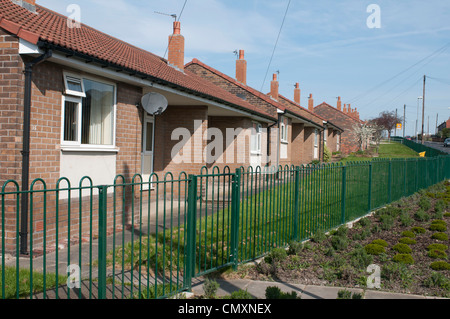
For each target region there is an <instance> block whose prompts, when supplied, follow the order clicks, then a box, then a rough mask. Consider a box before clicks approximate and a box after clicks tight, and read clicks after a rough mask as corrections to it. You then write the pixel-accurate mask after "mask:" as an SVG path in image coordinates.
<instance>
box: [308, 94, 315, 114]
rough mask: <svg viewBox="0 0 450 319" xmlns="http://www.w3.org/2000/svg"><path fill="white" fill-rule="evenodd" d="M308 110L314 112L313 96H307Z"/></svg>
mask: <svg viewBox="0 0 450 319" xmlns="http://www.w3.org/2000/svg"><path fill="white" fill-rule="evenodd" d="M308 110H309V111H311V112H314V99H313V95H312V94H310V95H309V100H308Z"/></svg>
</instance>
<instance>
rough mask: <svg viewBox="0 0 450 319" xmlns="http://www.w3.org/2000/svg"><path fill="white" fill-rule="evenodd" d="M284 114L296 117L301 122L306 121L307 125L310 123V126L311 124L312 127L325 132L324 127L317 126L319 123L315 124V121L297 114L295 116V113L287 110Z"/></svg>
mask: <svg viewBox="0 0 450 319" xmlns="http://www.w3.org/2000/svg"><path fill="white" fill-rule="evenodd" d="M284 114H289V115H290V116H293V117H295V118H297V119H299V120H301V121H304V122H306V123H309V124H311V125H312V126H314V127H316V128H318V129H320V130H323V129H324V127H323V126H321V125H319V124H317V123H315V122H313V121H311V120H308V119H307V118H304V117H303V116H300V115H297V114H295V113H294V112H291V111H289V110H285V111H284Z"/></svg>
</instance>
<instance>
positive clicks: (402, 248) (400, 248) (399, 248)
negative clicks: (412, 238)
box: [392, 243, 412, 254]
mask: <svg viewBox="0 0 450 319" xmlns="http://www.w3.org/2000/svg"><path fill="white" fill-rule="evenodd" d="M392 249H393V250H395V251H396V252H398V253H400V254H409V253H412V249H411V248H410V247H409V246H408V245H406V244H402V243H399V244H397V245H395V246H394V247H392Z"/></svg>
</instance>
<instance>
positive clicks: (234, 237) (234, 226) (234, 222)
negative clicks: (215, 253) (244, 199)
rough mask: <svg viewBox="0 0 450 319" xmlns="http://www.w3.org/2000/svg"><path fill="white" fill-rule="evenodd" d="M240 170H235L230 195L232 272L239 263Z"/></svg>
mask: <svg viewBox="0 0 450 319" xmlns="http://www.w3.org/2000/svg"><path fill="white" fill-rule="evenodd" d="M241 174H242V172H241V169H240V168H238V169H236V174H235V175H234V176H233V187H232V194H231V247H230V248H231V257H232V259H231V260H232V264H233V270H237V266H238V263H239V258H238V246H239V209H240V205H241V203H240V199H241Z"/></svg>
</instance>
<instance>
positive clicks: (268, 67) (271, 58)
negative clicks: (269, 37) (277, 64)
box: [260, 0, 291, 92]
mask: <svg viewBox="0 0 450 319" xmlns="http://www.w3.org/2000/svg"><path fill="white" fill-rule="evenodd" d="M290 5H291V0H289V2H288V5H287V8H286V12H285V13H284V17H283V22H282V23H281V27H280V31H279V32H278V36H277V41H276V42H275V46H274V48H273V51H272V56H271V57H270V61H269V65H268V66H267V71H266V75H265V76H264V81H263V83H262V85H261V90H260V91H261V92H262V90H263V88H264V84H266V79H267V75H268V73H269V69H270V65H271V64H272V60H273V57H274V55H275V50H276V49H277V46H278V41H279V40H280V35H281V31H282V30H283V26H284V22H285V21H286V17H287V14H288V12H289V7H290Z"/></svg>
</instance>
